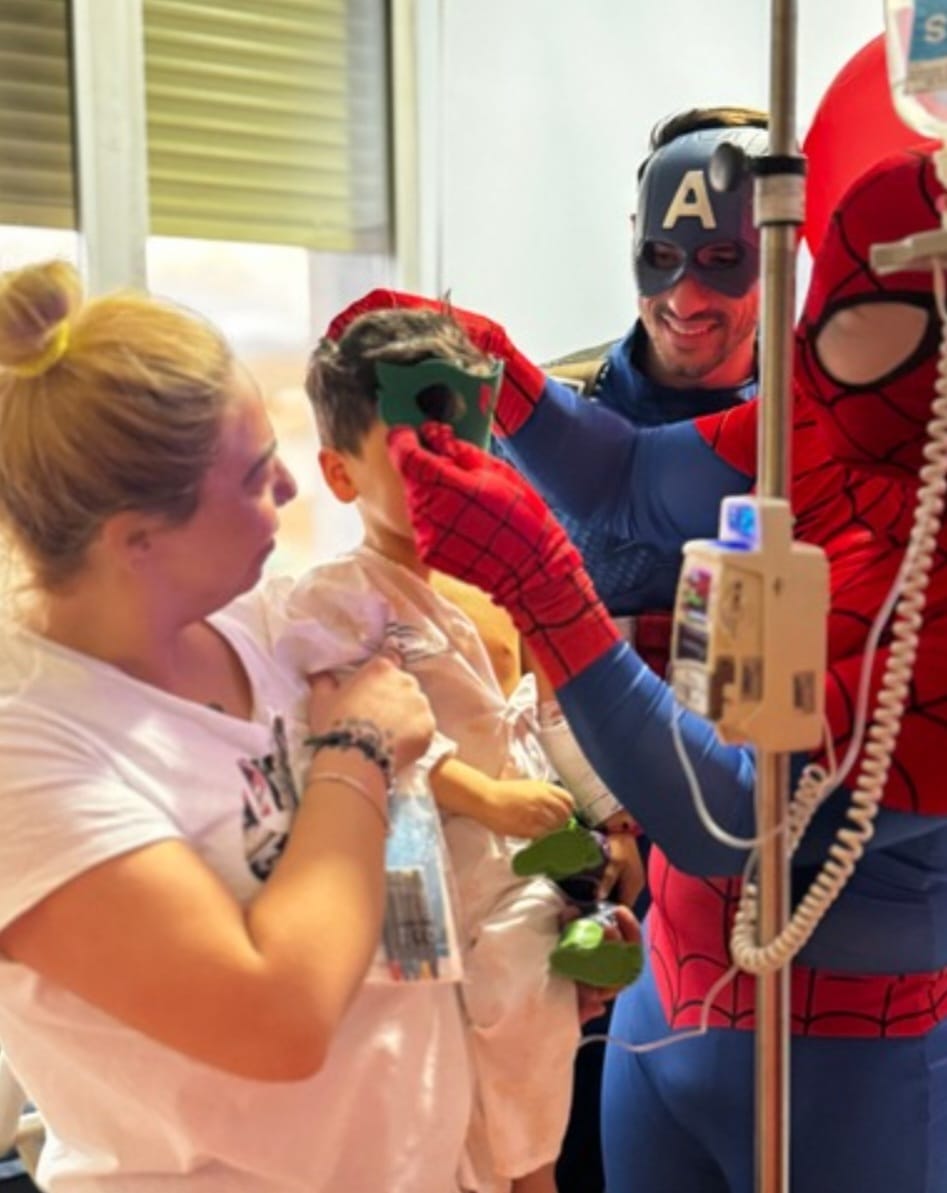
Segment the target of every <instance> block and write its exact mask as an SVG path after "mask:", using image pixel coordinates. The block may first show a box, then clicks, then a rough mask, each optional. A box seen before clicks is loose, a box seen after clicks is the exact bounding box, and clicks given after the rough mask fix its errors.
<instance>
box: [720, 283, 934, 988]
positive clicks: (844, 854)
mask: <svg viewBox="0 0 947 1193" xmlns="http://www.w3.org/2000/svg"><path fill="white" fill-rule="evenodd" d="M934 293H935V295H936V298H937V309H938V312H939V314H940V319H941V343H940V359H939V362H938V370H937V374H938V375H937V381H936V384H935V387H934V388H935V397H934V402H933V405H932V408H931V419H930V422H929V423H928V425H927V436H928V439H927V443H926V444H925V446H924V459H925V461H926V462H925V464H924V465H923V467H922V468H921V471H920V477H919V479H920V487H919V489H918V494H917V504H916V506H915V510H914V523H913V526H912V528H911V536H910V539H909V541H908V546H907V551H906V553H905V557H904V562H903V564H902V566H901V569H900V572H899V574H898V581H897V583H896V588H899V589H900V597H899V598H898V601H897V606H896V609H895V614H894V622H893V625H892V629H891V634H892V643H891V648H890V651H889V654H888V658H887V660H886V663H885V670H884V674H883V676H882V680H881V686H880V688H879V691H878V696H877V700H876V704H875V711H874V715H873V717H872V722H871V725H870V726H869V729H868V734H867V739H868V740H867V743H866V745H865V750H864V753H863V755H862V761H861V766H860V767H859V772H858V778H857V780H856V782H855V787H854V790H853V791H852V796H851V802H850V804H849V806H848V808H847V809H846V818H847V820H848V824H843V825H842V826H841V827H840V828H839V830H838V832H837V834H836V837H835V841H834V842H833V843H832V845H831V846H830V847H829V851H828V852H829V856H828V857H827V858H826V860H825V862H824V863H823V865H822V868H821V870H820V871H819V873H818V875H817V876H816V877H815V879H814V880H813V882H812V884H811V885H810V887H809V890H808V891H807V892H806V894H805V896H804V897H803V898H802V900H801V901H800V903H799V905H798V907H796V909H795V910H794V911H793V914H792V916H791V917H790V919H789V921H788V923H787V924H786V926H785V927H784V928H783V929H782V931H780V932H779V933H778V934H777V935H776V936H775V937H773V939H772V940H770V941H768V942H767V943H765V944H758V943H757V940H756V927H757V920H758V914H759V904H758V892H757V888H756V884H755V883H753V882H749V881H748V882H746V883H745V884H744V886H743V891H742V894H741V898H740V904H739V908H738V910H737V913H736V917H735V919H734V924H733V929H732V932H731V935H730V951H731V955H732V958H733V961H734V963H735V964H736V965H738V966H739V968H740V969H742V970H745V971H746V972H747V973H752V974H757V975H759V974H765V973H773V972H775V971H776V970H778V969H782V968H783V966H785V965H787V964H788V963H789V962H790V961H792V959H793V958H794V957H795V956H796V955H797V954H798V953H799V951H800V950H801V949H802V948H803V947H804V945H805V944H806V942H807V941H808V940H809V938H810V937H811V936H812V934H813V932H814V931H815V929H816V927H817V926H818V924H819V922H820V921H821V920H822V918H823V916H824V915H825V914H826V912H827V911H828V910H829V908H830V907H831V906H832V904H833V903H834V902H835V900H836V899H837V898H838V896H839V894H840V893H841V891H842V890H843V888H844V887H845V884H846V883H847V882H848V880H849V878H850V877H851V875H852V873H853V872H854V870H855V867H856V866H857V864H858V862H859V861H860V859H861V857H862V855H863V853H864V852H865V847H866V845H867V844H868V842H869V841H870V840H871V838H872V836H873V835H874V832H875V826H874V820H875V817H876V815H877V813H878V808H879V805H880V803H881V799H882V796H883V794H884V789H885V784H886V782H887V778H888V772H889V770H890V768H891V758H892V755H893V754H894V750H895V746H896V745H897V741H898V735H899V734H900V731H901V718H902V716H903V714H904V706H905V703H906V702H907V696H908V690H909V687H910V683H911V679H912V676H913V674H914V662H915V659H916V657H917V650H918V637H919V633H920V629H921V625H922V621H923V614H924V606H925V604H926V601H927V584H928V578H929V576H930V570H931V564H932V561H933V557H934V551H935V550H936V546H937V536H938V533H939V531H940V525H941V518H942V514H943V509H944V493H945V490H947V303H945V283H944V266H943V263H942V262H940V261H937V262H935V264H934ZM879 629H880V624H879ZM866 670H867V669H866ZM868 678H869V675H868V674H866V675H865V676H864V681H865V683H864V686H865V688H866V690H867V681H868ZM859 737H860V735H859ZM846 769H847V768H845V767H843V768H842V771H841V772H840V773H839V774H838V775H831V776H830V775H827V774H826V773H825V772H824V771H822V770H821V768H818V767H807V768H806V771H805V772H803V777H802V779H801V780H800V783H799V785H798V787H797V790H796V792H795V794H794V795H793V799H792V801H791V804H790V812H789V842H788V847H789V849H790V850H791V851H795V848H796V846H797V845H798V843H799V840H800V838H801V836H802V834H803V832H804V831H805V828H806V827H807V825H808V823H809V821H810V820H811V818H812V815H813V813H814V812H815V809H816V808H817V807H818V805H819V803H821V802H822V800H823V799H824V798H825V796H826V795H827V794H828V792H829V791H830V790H832V789H833V788H834V787H836V786H838V784H839V783H840V782H841V780H842V777H843V776H844V771H845V770H846Z"/></svg>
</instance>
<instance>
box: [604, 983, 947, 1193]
mask: <svg viewBox="0 0 947 1193" xmlns="http://www.w3.org/2000/svg"><path fill="white" fill-rule="evenodd" d="M667 1034H668V1026H667V1021H666V1019H665V1018H664V1014H663V1012H662V1010H661V1007H660V1004H659V1001H658V997H657V991H656V989H655V986H654V982H653V981H652V979H651V977H650V976H649V975H648V974H647V973H646V974H645V975H644V976H643V977H642V979H641V980H640V981H639V982H638V983H637V984H636V985H635V986H633V987H632V988H631V989H630V990H627V991H626V992H625V993H624V994H623V995H622V996H621V997H620V998H619V1000H618V1003H617V1005H616V1007H615V1012H614V1015H613V1016H612V1025H611V1035H612V1036H614V1037H617V1038H619V1039H623V1040H629V1041H631V1042H633V1043H640V1042H644V1041H647V1040H656V1039H659V1038H662V1037H664V1036H665V1035H667ZM753 1039H754V1036H753V1033H752V1032H747V1031H726V1030H713V1031H710V1032H709V1033H708V1034H707V1035H706V1036H703V1037H702V1038H700V1039H695V1040H688V1041H685V1042H682V1043H680V1044H674V1045H672V1046H671V1047H668V1048H663V1049H660V1050H659V1051H657V1052H651V1053H629V1052H626V1051H624V1050H623V1049H619V1048H617V1047H615V1046H609V1048H608V1050H607V1056H606V1060H605V1079H604V1086H603V1110H602V1124H603V1128H602V1129H603V1146H604V1153H605V1172H606V1178H607V1189H608V1193H753V1188H754V1184H753V1135H754V1112H753ZM592 1046H594V1045H592ZM879 1050H880V1051H882V1052H883V1054H884V1062H883V1063H879V1060H878V1053H879ZM791 1086H792V1089H791V1106H792V1110H791V1135H790V1140H791V1143H790V1146H791V1157H790V1164H791V1182H790V1184H791V1189H792V1193H947V1021H944V1022H942V1023H941V1024H940V1025H939V1026H938V1027H937V1028H936V1029H935V1030H934V1031H932V1032H929V1033H928V1034H927V1035H926V1036H916V1037H911V1038H907V1039H877V1040H874V1039H871V1040H864V1039H857V1040H855V1039H851V1040H846V1039H817V1038H815V1037H811V1036H810V1037H801V1036H794V1037H793V1040H792V1053H791Z"/></svg>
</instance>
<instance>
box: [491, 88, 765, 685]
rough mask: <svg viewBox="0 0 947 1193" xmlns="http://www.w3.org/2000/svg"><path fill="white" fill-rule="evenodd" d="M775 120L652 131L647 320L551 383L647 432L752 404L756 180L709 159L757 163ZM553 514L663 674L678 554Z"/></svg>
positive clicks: (646, 188) (645, 243) (641, 194)
mask: <svg viewBox="0 0 947 1193" xmlns="http://www.w3.org/2000/svg"><path fill="white" fill-rule="evenodd" d="M766 123H767V120H766V114H765V112H759V111H756V110H755V109H751V108H695V109H691V110H690V111H686V112H682V113H680V114H678V115H674V116H671V117H669V118H667V119H666V120H663V121H661V122H660V123H659V124H657V125H656V126H655V128H654V129H653V130H652V133H651V140H650V153H649V155H648V156H647V157H646V158H645V159H644V161H643V162H642V163H641V165H640V166H639V168H638V201H637V212H636V213H635V214H634V215H633V216H632V217H631V220H632V229H633V244H632V264H633V268H634V275H635V282H636V285H637V289H638V319H637V320H636V321H635V323H634V325H633V326H632V327H631V329H630V330H629V331H628V333H627V334H626V335H625V336H624V337H623V338H622V339H621V340H619V341H617V342H616V343H613V344H610V345H604V346H603V347H599V348H594V349H589V350H586V351H583V352H579V353H576V354H575V355H573V356H569V357H566V358H563V359H562V360H560V361H556V362H554V363H553V364H551V365H549V366H548V368H547V371H548V372H549V373H550V374H551V375H552V376H554V377H556V378H558V379H560V380H565V381H567V382H569V383H570V384H571V385H573V386H574V387H575V388H578V389H579V390H580V391H581V392H582V393H583V394H584V395H585V396H587V397H589V398H591V399H592V400H593V401H595V402H597V403H600V404H601V405H602V406H606V407H608V408H609V409H611V410H614V411H615V412H616V413H618V414H620V415H622V416H623V417H624V418H626V419H627V420H628V421H629V422H631V423H633V424H634V425H635V426H642V427H648V426H657V425H659V424H662V423H674V422H680V421H682V420H685V419H691V418H696V417H698V416H699V415H701V414H714V413H717V412H718V411H720V410H726V409H728V408H730V407H731V406H738V405H741V404H742V403H743V402H744V401H746V400H747V399H748V398H751V397H753V396H754V394H755V393H756V387H757V376H756V325H757V318H758V314H759V281H758V274H759V231H758V229H757V228H756V227H755V226H754V224H753V194H752V182H751V180H750V178H749V176H748V175H747V176H744V177H743V178H742V179H741V180H740V181H739V183H738V185H737V186H736V187H734V188H733V189H732V190H728V191H718V190H716V189H715V188H714V186H713V185H712V183H711V180H710V163H711V159H712V157H713V154H714V152H715V150H717V149H718V148H719V147H720V146H721V145H724V144H729V145H733V146H735V147H736V148H738V149H739V150H741V151H742V152H743V153H744V154H746V155H747V156H748V157H756V156H758V155H759V154H761V153H763V152H765V149H766V141H767V134H766V131H765V130H766ZM500 454H501V455H503V454H505V453H504V452H503V451H502V450H501V453H500ZM511 462H512V463H514V464H515V463H516V460H515V459H514V460H512V461H511ZM557 513H558V514H559V516H560V519H561V521H562V522H563V525H564V526H565V527H566V530H567V531H568V532H569V536H570V538H571V539H572V540H573V542H574V543H575V544H576V546H577V547H578V548H579V550H580V551H581V552H582V556H583V559H584V562H585V565H586V567H587V568H588V570H589V573H590V575H591V576H592V579H593V580H594V582H595V586H596V589H597V591H598V593H599V595H600V596H601V598H602V600H603V601H604V602H605V604H606V605H607V607H608V609H609V612H610V613H612V614H613V615H616V616H620V617H623V618H629V619H630V620H629V621H628V622H626V623H625V624H626V625H627V626H628V636H629V639H630V640H631V641H633V642H634V643H635V645H636V647H637V649H638V650H639V651H640V652H641V654H642V655H643V657H644V658H645V659H647V661H648V663H649V664H650V665H651V666H652V667H653V668H654V670H656V671H657V672H659V674H663V673H664V670H665V667H666V663H667V649H668V642H669V638H670V629H669V627H670V621H669V615H668V613H667V610H668V609H669V608H670V607H671V605H672V603H673V599H674V590H675V587H676V584H677V573H678V570H679V567H680V555H679V553H678V552H677V551H676V550H673V551H662V550H661V549H660V548H658V547H656V546H655V545H654V544H652V543H645V542H642V541H640V540H638V539H637V538H634V537H631V536H625V535H616V534H610V533H605V532H603V530H602V528H601V526H599V525H597V524H595V523H594V521H589V520H586V519H582V518H576V517H570V516H568V515H567V514H565V513H564V511H561V510H560V511H557Z"/></svg>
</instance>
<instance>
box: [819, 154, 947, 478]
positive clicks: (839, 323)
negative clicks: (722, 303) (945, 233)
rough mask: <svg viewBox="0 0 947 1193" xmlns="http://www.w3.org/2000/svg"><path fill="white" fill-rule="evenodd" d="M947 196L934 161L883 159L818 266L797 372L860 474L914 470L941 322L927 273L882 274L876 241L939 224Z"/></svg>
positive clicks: (858, 186) (841, 453)
mask: <svg viewBox="0 0 947 1193" xmlns="http://www.w3.org/2000/svg"><path fill="white" fill-rule="evenodd" d="M942 199H943V191H942V189H941V187H940V184H939V183H938V182H937V179H936V177H935V175H934V168H933V165H932V164H931V162H930V159H929V158H926V157H922V156H921V155H920V154H917V153H901V154H897V155H895V156H893V157H889V158H887V159H885V160H884V161H882V162H880V163H878V165H876V166H874V167H872V169H871V170H869V171H868V172H867V173H866V174H863V175H862V177H861V178H860V179H859V180H858V181H857V182H856V183H855V184H854V185H853V186H852V188H851V189H850V190H849V191H848V193H847V194H846V196H845V198H844V199H843V200H842V203H841V205H840V206H839V208H838V210H837V211H836V212H835V215H834V216H833V218H832V222H831V224H830V226H829V230H828V232H827V234H826V237H825V240H824V241H823V242H822V246H821V248H820V249H819V252H818V254H817V255H816V258H815V262H814V264H813V270H812V281H811V284H810V286H809V293H808V296H807V298H806V305H805V309H804V311H803V314H802V318H801V319H800V321H799V324H798V327H797V329H796V349H797V367H798V372H797V379H798V380H799V381H800V382H801V384H802V386H803V388H804V389H805V391H806V392H807V394H808V395H809V396H810V397H811V398H812V399H813V400H814V401H815V403H816V405H817V410H818V414H819V420H820V424H821V428H822V432H823V434H824V436H825V438H826V439H827V441H828V444H829V447H830V450H831V452H832V454H833V456H835V457H836V458H837V459H839V460H842V461H845V462H847V463H849V464H851V465H853V466H854V467H856V468H859V469H860V470H863V471H872V472H888V473H894V474H895V475H898V476H909V477H911V478H913V477H914V475H915V474H916V473H917V470H918V468H919V467H920V464H921V461H922V457H921V449H922V447H923V445H924V441H925V438H926V435H925V427H926V425H927V421H928V419H929V417H930V407H931V401H932V399H933V394H934V382H935V380H936V375H937V355H938V344H939V342H940V327H941V324H940V319H939V317H938V314H937V309H936V306H935V304H934V296H933V279H932V275H931V273H930V271H929V270H919V271H910V272H904V273H893V274H888V275H887V276H886V277H879V276H878V275H877V274H875V273H873V272H872V270H871V266H870V264H869V254H870V250H871V246H872V245H873V244H884V243H888V242H891V241H896V240H901V239H903V238H904V237H905V236H909V235H911V234H912V233H917V232H925V231H929V230H931V229H934V228H937V227H939V226H940V215H939V213H938V211H937V203H938V201H940V200H942Z"/></svg>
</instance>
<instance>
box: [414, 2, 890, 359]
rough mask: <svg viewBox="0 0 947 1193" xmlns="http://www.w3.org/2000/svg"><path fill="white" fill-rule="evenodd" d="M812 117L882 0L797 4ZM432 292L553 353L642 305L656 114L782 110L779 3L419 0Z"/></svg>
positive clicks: (872, 27) (426, 246)
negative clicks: (650, 143) (639, 281)
mask: <svg viewBox="0 0 947 1193" xmlns="http://www.w3.org/2000/svg"><path fill="white" fill-rule="evenodd" d="M799 9H800V14H799V64H800V69H799V78H798V96H799V104H798V113H797V120H798V128H799V131H800V133H803V132H804V131H805V129H806V127H807V126H808V122H809V120H810V118H811V115H812V112H813V111H814V109H815V106H816V104H817V103H818V100H819V97H820V96H821V94H822V93H823V91H824V90H825V88H826V86H827V85H828V83H829V82H830V80H831V79H832V77H833V75H834V74H835V72H836V71H837V70H838V69H839V67H841V66H842V64H843V63H844V62H845V61H846V60H847V59H848V58H849V57H850V56H851V55H852V53H854V52H855V50H857V49H858V48H859V47H860V46H862V45H863V44H864V43H865V42H866V41H867V40H868V39H869V38H871V37H872V36H874V35H875V34H876V33H878V32H880V31H881V28H882V3H881V0H799ZM418 16H419V37H420V38H421V40H422V43H423V47H424V52H423V54H422V63H421V80H420V84H421V105H422V136H421V152H422V185H423V186H424V187H426V193H425V197H424V209H425V210H426V211H429V212H431V213H432V215H433V218H428V219H426V220H425V224H424V228H423V230H422V235H423V246H422V263H423V269H422V277H423V279H424V284H425V288H426V289H428V290H429V291H430V290H433V289H435V288H441V289H443V288H450V290H451V293H452V296H453V299H454V301H455V302H457V303H458V304H460V305H467V306H471V307H473V308H475V309H481V310H483V311H485V312H488V313H490V314H492V315H495V316H496V317H497V318H499V319H501V320H502V321H503V322H504V323H505V324H506V325H507V327H508V328H509V329H510V331H511V332H512V333H513V334H514V335H515V337H516V339H517V340H518V342H519V343H520V344H521V345H522V346H523V347H524V348H525V349H527V350H528V351H530V352H531V353H533V354H534V355H536V356H537V357H540V358H547V357H550V356H553V355H557V354H561V353H563V352H567V351H570V350H571V349H574V348H578V347H582V346H584V345H587V344H592V343H596V342H600V341H602V340H604V339H606V338H609V337H611V336H614V335H617V334H619V333H620V332H621V331H622V330H623V329H624V328H625V327H626V326H627V325H628V324H629V323H630V322H631V319H632V317H633V314H634V304H635V299H634V289H633V286H632V281H631V276H630V267H629V236H628V214H629V212H630V210H631V207H632V200H633V196H634V173H635V168H636V165H637V162H638V161H639V159H640V158H641V157H642V156H643V153H644V150H645V147H646V144H647V135H648V131H649V129H650V127H651V125H652V124H653V123H654V122H655V120H657V119H659V118H660V117H662V116H664V115H666V114H667V113H668V112H671V111H673V110H676V109H680V108H684V107H689V106H693V105H700V106H702V105H706V104H713V103H735V104H750V105H754V106H757V107H764V108H765V107H767V106H768V93H769V83H768V57H769V15H768V4H767V0H712V3H708V2H707V0H581V3H577V2H576V0H440V3H438V0H418Z"/></svg>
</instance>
